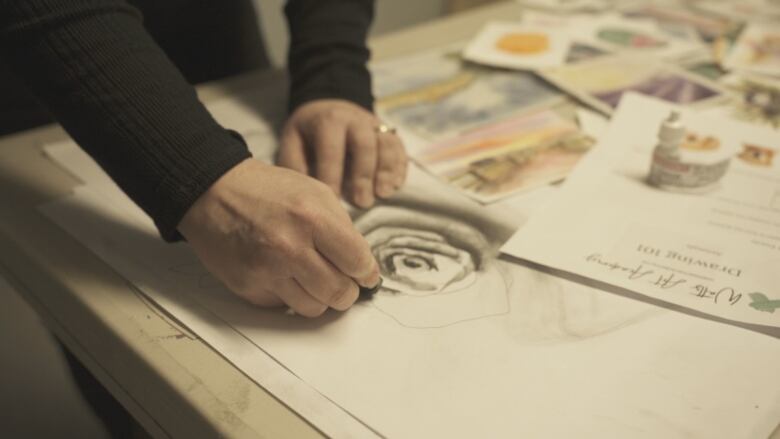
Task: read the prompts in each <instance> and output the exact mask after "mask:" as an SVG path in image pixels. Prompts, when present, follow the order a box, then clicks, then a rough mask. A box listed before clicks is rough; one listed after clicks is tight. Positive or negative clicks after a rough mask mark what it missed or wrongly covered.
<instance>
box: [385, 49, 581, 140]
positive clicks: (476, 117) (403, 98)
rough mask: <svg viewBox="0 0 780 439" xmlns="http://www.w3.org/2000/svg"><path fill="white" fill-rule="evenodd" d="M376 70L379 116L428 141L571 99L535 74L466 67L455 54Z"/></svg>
mask: <svg viewBox="0 0 780 439" xmlns="http://www.w3.org/2000/svg"><path fill="white" fill-rule="evenodd" d="M373 70H374V71H375V77H376V83H377V90H376V95H377V104H376V106H377V110H378V111H379V113H380V115H381V116H382V117H383V118H385V119H386V120H388V121H389V122H391V123H393V124H395V125H396V126H398V127H399V128H402V129H405V130H408V131H409V132H411V133H413V134H414V135H416V136H419V137H421V138H423V139H426V140H428V141H433V140H439V139H443V138H448V137H453V136H455V135H458V134H460V133H463V132H467V131H469V130H470V129H473V128H475V127H478V126H481V125H485V124H489V123H494V122H497V121H500V120H502V119H505V118H507V117H510V116H512V115H513V114H515V113H518V112H523V111H528V110H530V109H533V108H537V107H548V106H551V105H556V104H558V103H560V102H563V101H565V100H566V97H565V95H564V94H563V93H561V92H560V91H558V90H556V89H555V88H554V87H552V86H550V85H549V84H547V83H545V82H544V81H543V80H542V79H540V78H538V77H536V76H534V75H533V74H531V73H525V72H508V71H502V70H495V69H489V68H485V67H481V66H478V65H474V64H470V63H464V62H463V61H461V60H460V59H459V58H458V57H457V56H455V55H453V54H452V53H451V52H442V51H437V52H432V53H428V54H424V55H422V56H416V57H410V58H405V59H399V60H392V61H390V62H387V63H383V64H379V65H376V66H374V68H373ZM399 71H400V72H402V73H399Z"/></svg>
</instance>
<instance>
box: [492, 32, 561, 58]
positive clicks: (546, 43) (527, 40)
mask: <svg viewBox="0 0 780 439" xmlns="http://www.w3.org/2000/svg"><path fill="white" fill-rule="evenodd" d="M496 47H497V48H498V49H500V50H503V51H504V52H509V53H514V54H522V55H532V54H535V53H542V52H546V51H547V50H549V49H550V38H549V37H548V36H547V35H545V34H542V33H511V34H506V35H504V36H502V37H501V38H499V39H498V41H496Z"/></svg>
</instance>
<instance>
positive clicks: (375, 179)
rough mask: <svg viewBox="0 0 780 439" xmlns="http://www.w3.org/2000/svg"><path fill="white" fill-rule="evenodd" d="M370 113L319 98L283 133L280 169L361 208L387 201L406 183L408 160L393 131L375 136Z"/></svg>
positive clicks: (303, 108) (375, 121) (298, 113)
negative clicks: (314, 181) (298, 174)
mask: <svg viewBox="0 0 780 439" xmlns="http://www.w3.org/2000/svg"><path fill="white" fill-rule="evenodd" d="M380 126H381V122H380V121H379V119H378V118H377V117H376V116H375V115H374V114H372V113H370V112H368V111H366V110H365V109H363V108H361V107H359V106H358V105H356V104H353V103H351V102H348V101H344V100H338V99H321V100H316V101H311V102H308V103H305V104H303V105H301V106H300V107H298V108H297V109H296V110H295V111H294V112H293V114H292V115H291V116H290V118H289V119H288V120H287V122H286V124H285V126H284V129H283V130H282V141H281V147H280V150H279V155H278V157H277V162H278V164H279V165H281V166H284V167H287V168H290V169H293V170H296V171H298V172H301V173H304V174H308V175H311V176H312V177H315V178H317V179H318V180H320V181H322V182H323V183H325V184H327V185H328V186H330V188H331V189H333V191H334V192H335V193H336V194H339V195H340V194H341V192H342V189H343V190H344V192H345V193H344V198H346V199H347V200H348V201H350V202H352V203H354V204H355V205H357V206H359V207H363V208H367V207H370V206H371V205H373V204H374V201H375V199H376V197H380V198H387V197H390V196H392V195H393V194H394V193H395V192H396V191H397V190H398V189H399V188H400V187H401V185H403V183H404V180H405V179H406V169H407V162H408V160H407V156H406V152H405V151H404V146H403V143H402V142H401V139H400V138H399V137H398V136H397V135H396V134H395V133H394V132H380V130H379V127H380Z"/></svg>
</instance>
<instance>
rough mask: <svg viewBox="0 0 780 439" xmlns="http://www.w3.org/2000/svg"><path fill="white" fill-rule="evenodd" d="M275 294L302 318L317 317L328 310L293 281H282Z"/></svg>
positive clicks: (326, 306)
mask: <svg viewBox="0 0 780 439" xmlns="http://www.w3.org/2000/svg"><path fill="white" fill-rule="evenodd" d="M275 292H276V295H278V296H279V298H280V299H281V300H282V301H284V303H285V304H286V305H287V306H289V307H290V308H291V309H292V310H293V311H295V313H296V314H300V315H302V316H304V317H319V316H321V315H322V314H323V313H324V312H325V311H326V310H327V309H328V305H326V304H324V303H322V302H320V301H319V300H317V299H315V298H314V296H312V295H310V294H309V293H307V292H306V290H304V289H303V287H301V285H300V284H299V283H298V282H297V281H296V280H295V279H284V280H282V281H281V282H279V283H278V285H277V286H276V288H275Z"/></svg>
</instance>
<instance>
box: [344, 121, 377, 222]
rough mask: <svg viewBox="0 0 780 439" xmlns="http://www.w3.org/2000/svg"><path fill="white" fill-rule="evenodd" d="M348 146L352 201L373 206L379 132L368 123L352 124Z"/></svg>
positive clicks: (361, 205) (360, 204)
mask: <svg viewBox="0 0 780 439" xmlns="http://www.w3.org/2000/svg"><path fill="white" fill-rule="evenodd" d="M347 146H348V148H349V154H350V176H349V180H350V183H349V187H350V190H351V196H352V201H353V202H354V203H355V204H356V205H358V206H359V207H363V208H368V207H371V205H373V204H374V173H375V172H376V161H377V134H376V132H374V130H373V129H372V128H371V126H370V125H368V124H357V123H356V124H352V125H351V126H350V128H349V130H348V132H347Z"/></svg>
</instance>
